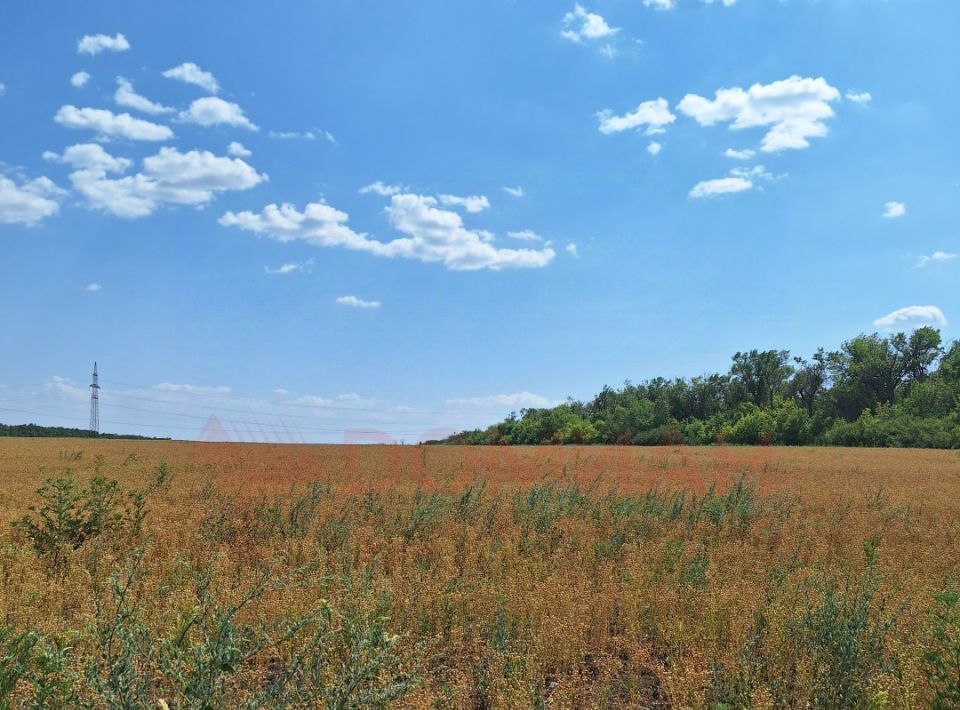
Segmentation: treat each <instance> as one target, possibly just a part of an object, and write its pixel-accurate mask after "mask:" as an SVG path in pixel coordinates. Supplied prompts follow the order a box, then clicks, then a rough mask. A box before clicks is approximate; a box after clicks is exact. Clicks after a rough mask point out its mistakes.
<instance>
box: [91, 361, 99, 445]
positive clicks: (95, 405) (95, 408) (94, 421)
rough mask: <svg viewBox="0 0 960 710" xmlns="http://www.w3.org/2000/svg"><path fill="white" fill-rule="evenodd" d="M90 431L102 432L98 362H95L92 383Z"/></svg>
mask: <svg viewBox="0 0 960 710" xmlns="http://www.w3.org/2000/svg"><path fill="white" fill-rule="evenodd" d="M90 431H92V432H95V433H97V434H99V433H100V385H99V384H98V383H97V363H93V382H91V383H90Z"/></svg>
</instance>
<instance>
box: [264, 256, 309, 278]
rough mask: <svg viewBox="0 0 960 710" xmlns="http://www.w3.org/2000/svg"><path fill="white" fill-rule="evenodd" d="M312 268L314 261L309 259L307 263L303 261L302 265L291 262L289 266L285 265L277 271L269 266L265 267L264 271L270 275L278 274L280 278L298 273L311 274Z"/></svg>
mask: <svg viewBox="0 0 960 710" xmlns="http://www.w3.org/2000/svg"><path fill="white" fill-rule="evenodd" d="M312 267H313V259H307V260H306V261H303V262H300V263H297V262H290V263H287V264H283V265H282V266H278V267H277V268H275V269H271V268H270V267H269V266H264V267H263V270H264V271H265V272H267V273H268V274H277V275H279V276H287V275H288V274H292V273H295V272H297V271H302V272H305V273H309V271H310V269H311V268H312Z"/></svg>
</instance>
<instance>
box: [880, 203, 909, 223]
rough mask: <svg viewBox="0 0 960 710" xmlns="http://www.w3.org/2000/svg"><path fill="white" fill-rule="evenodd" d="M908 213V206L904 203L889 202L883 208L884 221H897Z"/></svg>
mask: <svg viewBox="0 0 960 710" xmlns="http://www.w3.org/2000/svg"><path fill="white" fill-rule="evenodd" d="M906 213H907V206H906V205H905V204H904V203H903V202H887V203H886V204H884V206H883V215H882V216H883V218H884V219H897V218H898V217H903V216H904V215H905V214H906Z"/></svg>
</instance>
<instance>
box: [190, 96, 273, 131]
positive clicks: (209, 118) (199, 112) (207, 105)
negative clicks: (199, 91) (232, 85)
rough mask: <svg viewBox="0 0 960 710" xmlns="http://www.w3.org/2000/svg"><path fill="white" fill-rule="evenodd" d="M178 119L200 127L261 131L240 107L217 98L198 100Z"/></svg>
mask: <svg viewBox="0 0 960 710" xmlns="http://www.w3.org/2000/svg"><path fill="white" fill-rule="evenodd" d="M178 119H179V120H180V121H183V122H184V123H196V124H198V125H200V126H215V125H218V124H221V123H222V124H226V125H228V126H238V127H240V128H246V129H247V130H250V131H259V130H260V128H259V127H258V126H256V125H254V124H253V123H251V122H250V119H248V118H247V117H246V116H245V115H244V113H243V109H242V108H240V106H238V105H237V104H235V103H232V102H230V101H224V100H223V99H221V98H218V97H216V96H205V97H203V98H202V99H197V100H196V101H194V102H193V103H192V104H190V108H188V109H187V110H186V111H181V112H180V115H179V116H178Z"/></svg>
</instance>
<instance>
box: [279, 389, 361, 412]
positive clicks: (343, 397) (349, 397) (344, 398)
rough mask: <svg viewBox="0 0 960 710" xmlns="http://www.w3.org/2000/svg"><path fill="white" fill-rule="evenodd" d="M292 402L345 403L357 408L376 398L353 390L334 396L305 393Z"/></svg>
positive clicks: (325, 405) (329, 405) (325, 404)
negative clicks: (364, 395)
mask: <svg viewBox="0 0 960 710" xmlns="http://www.w3.org/2000/svg"><path fill="white" fill-rule="evenodd" d="M293 402H294V404H308V405H310V406H313V407H331V406H333V405H334V404H337V405H338V406H339V405H346V406H348V407H355V408H357V409H366V408H369V407H372V406H374V405H376V404H377V400H376V399H373V398H370V397H361V396H360V395H358V394H356V393H355V392H351V393H349V394H339V395H337V396H336V397H335V398H331V397H318V396H316V395H312V394H307V395H303V396H302V397H297V398H296V399H295V400H293Z"/></svg>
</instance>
